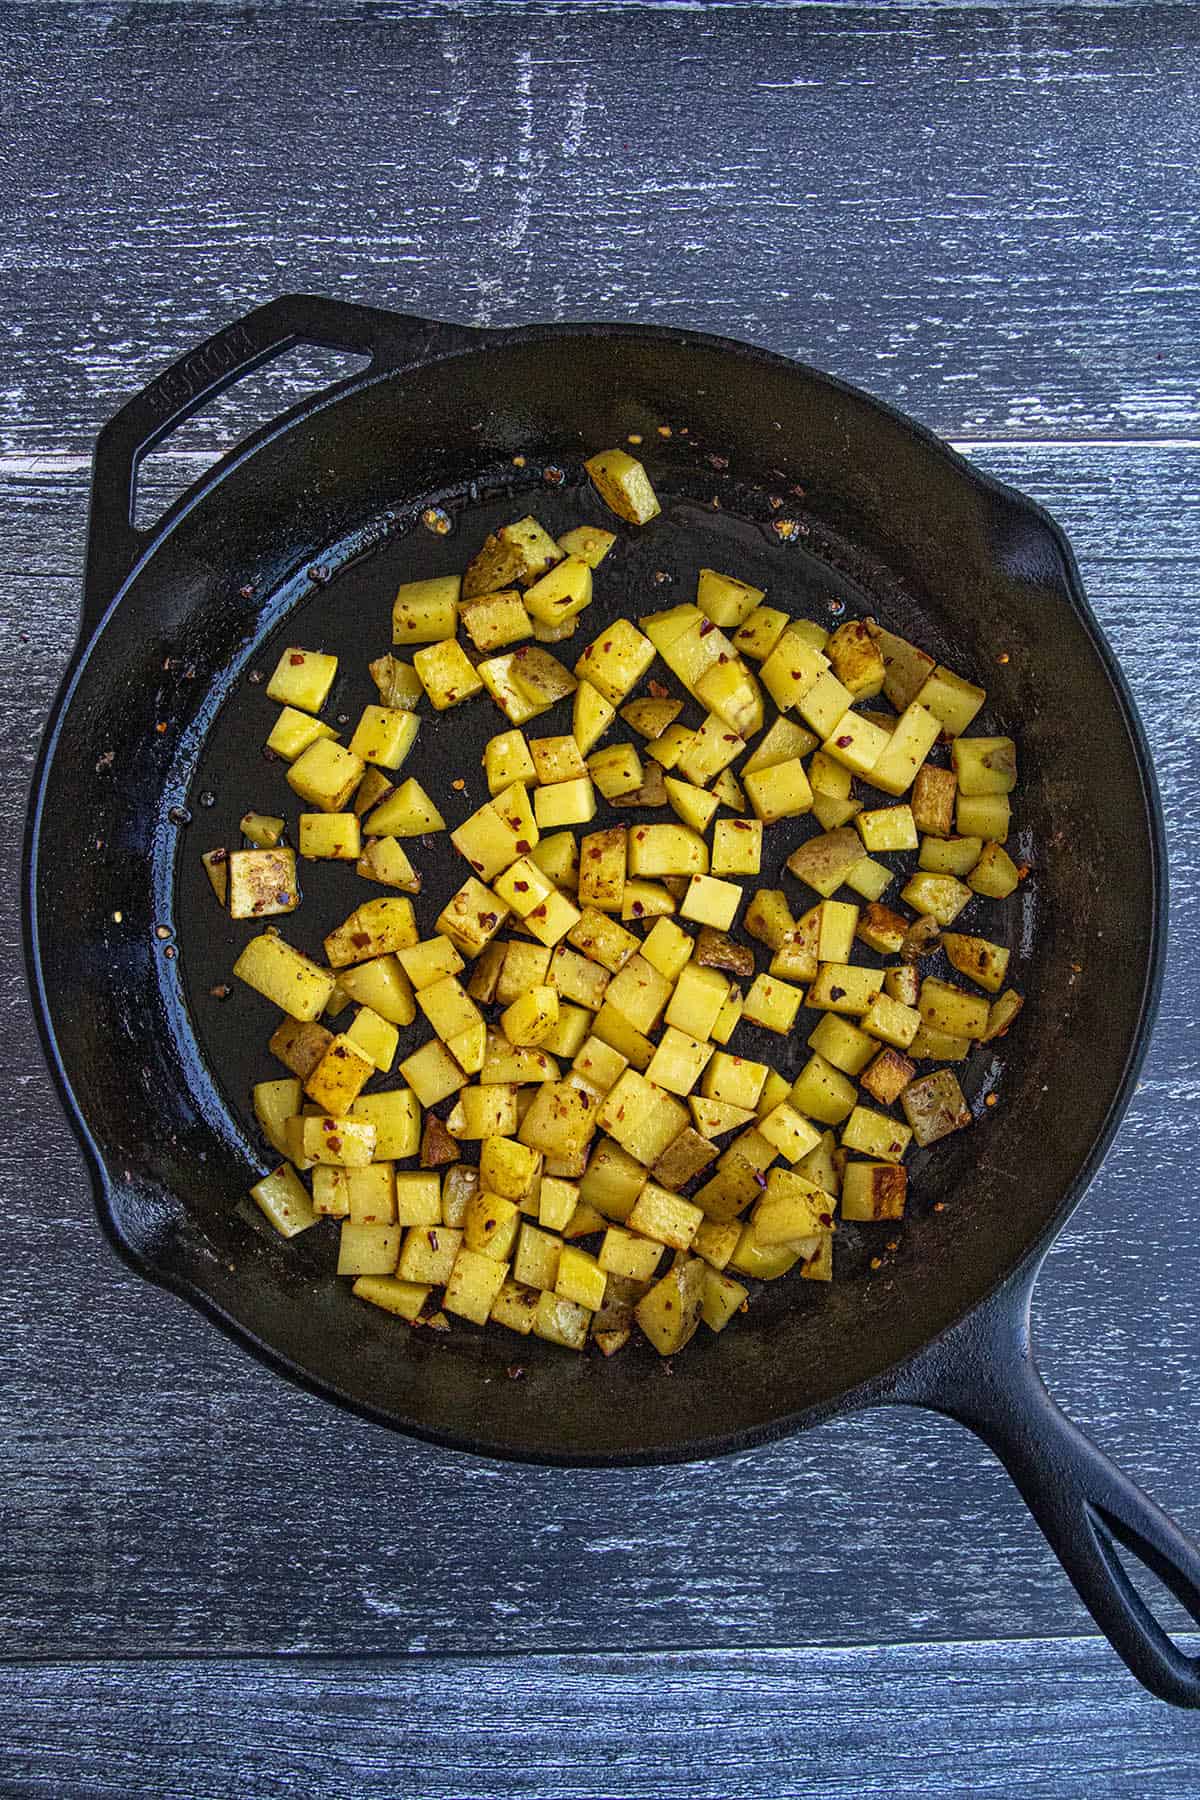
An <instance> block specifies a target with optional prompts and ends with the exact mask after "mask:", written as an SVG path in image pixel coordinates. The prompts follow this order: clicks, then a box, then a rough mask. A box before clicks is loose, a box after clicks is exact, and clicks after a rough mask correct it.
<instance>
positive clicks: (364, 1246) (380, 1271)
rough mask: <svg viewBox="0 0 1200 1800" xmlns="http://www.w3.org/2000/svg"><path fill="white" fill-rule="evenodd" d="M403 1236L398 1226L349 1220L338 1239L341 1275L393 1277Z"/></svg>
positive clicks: (338, 1262)
mask: <svg viewBox="0 0 1200 1800" xmlns="http://www.w3.org/2000/svg"><path fill="white" fill-rule="evenodd" d="M403 1235H404V1233H403V1231H402V1229H401V1227H400V1226H399V1225H381V1224H360V1223H359V1222H358V1221H357V1220H354V1219H346V1220H345V1221H344V1222H343V1224H342V1228H341V1232H340V1235H339V1237H338V1261H337V1272H338V1274H339V1275H392V1274H394V1273H395V1270H396V1264H397V1262H398V1260H399V1257H400V1243H401V1239H402V1237H403Z"/></svg>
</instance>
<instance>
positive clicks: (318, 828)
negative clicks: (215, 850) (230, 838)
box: [234, 812, 362, 862]
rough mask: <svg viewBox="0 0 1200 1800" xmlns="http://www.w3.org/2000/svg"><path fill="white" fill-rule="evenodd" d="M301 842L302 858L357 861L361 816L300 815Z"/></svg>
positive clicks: (348, 813) (359, 845)
mask: <svg viewBox="0 0 1200 1800" xmlns="http://www.w3.org/2000/svg"><path fill="white" fill-rule="evenodd" d="M299 839H300V854H301V856H305V857H308V858H310V859H311V860H313V861H317V860H325V861H330V862H354V861H355V860H356V859H357V857H358V856H359V855H360V853H361V849H362V832H361V828H360V826H359V822H358V814H357V813H352V812H344V813H301V814H300V819H299ZM234 855H235V856H236V855H237V852H236V851H235V852H234Z"/></svg>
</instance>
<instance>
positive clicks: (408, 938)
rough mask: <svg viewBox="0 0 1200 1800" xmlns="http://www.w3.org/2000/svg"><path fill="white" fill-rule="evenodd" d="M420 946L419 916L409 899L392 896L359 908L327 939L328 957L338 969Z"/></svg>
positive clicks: (331, 964)
mask: <svg viewBox="0 0 1200 1800" xmlns="http://www.w3.org/2000/svg"><path fill="white" fill-rule="evenodd" d="M416 942H417V924H416V916H415V914H414V913H413V905H412V901H411V900H409V899H408V898H407V897H406V896H405V895H401V894H395V895H393V894H388V895H385V896H383V897H382V898H381V899H378V900H367V901H364V903H363V904H362V905H361V906H356V907H355V909H354V911H353V912H352V913H351V914H350V917H349V918H348V919H346V920H345V921H344V923H343V924H341V925H339V926H338V927H337V929H336V931H331V932H330V933H329V935H328V937H327V938H326V939H325V955H326V957H327V958H328V960H329V963H330V966H331V967H332V968H335V969H344V968H348V967H349V966H350V965H351V964H352V963H361V962H366V961H367V960H368V959H369V958H371V957H376V956H386V955H388V954H389V953H390V952H392V951H397V950H404V949H407V948H408V946H409V945H411V944H415V943H416Z"/></svg>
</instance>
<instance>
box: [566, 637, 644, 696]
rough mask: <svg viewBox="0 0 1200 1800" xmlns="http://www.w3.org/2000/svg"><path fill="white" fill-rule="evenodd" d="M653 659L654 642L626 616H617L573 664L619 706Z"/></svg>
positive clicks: (582, 677) (583, 677)
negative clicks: (620, 617) (621, 617)
mask: <svg viewBox="0 0 1200 1800" xmlns="http://www.w3.org/2000/svg"><path fill="white" fill-rule="evenodd" d="M653 661H654V645H653V644H652V643H651V642H650V639H649V638H647V637H644V636H643V635H642V633H641V632H640V631H639V630H638V629H637V627H636V626H635V625H631V624H630V622H629V620H628V619H617V620H615V621H614V623H613V624H612V625H611V626H608V627H607V628H606V629H605V630H604V631H602V632H601V633H600V635H599V637H597V638H594V639H593V640H592V642H591V643H590V644H589V645H588V647H587V649H586V650H585V651H584V652H583V654H582V656H581V657H580V658H579V661H578V662H577V663H576V664H575V675H576V678H577V679H578V680H580V681H587V682H590V683H591V685H592V686H593V687H594V688H596V689H598V691H599V692H600V693H601V694H602V695H603V696H604V698H605V699H606V700H607V701H608V702H609V704H610V705H611V706H619V705H620V703H621V701H622V700H623V699H624V698H625V696H626V694H628V692H629V691H630V689H631V688H632V687H634V686H635V685H636V684H637V682H639V681H640V680H641V678H642V676H643V675H644V674H645V673H646V670H647V669H648V668H649V667H650V664H651V663H652V662H653Z"/></svg>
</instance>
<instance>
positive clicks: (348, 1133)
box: [300, 1113, 375, 1169]
mask: <svg viewBox="0 0 1200 1800" xmlns="http://www.w3.org/2000/svg"><path fill="white" fill-rule="evenodd" d="M300 1148H301V1150H302V1151H303V1153H304V1155H305V1156H306V1157H307V1158H308V1160H309V1161H310V1162H314V1163H337V1164H339V1165H340V1166H341V1167H342V1168H344V1169H365V1168H366V1166H367V1164H368V1163H369V1162H371V1161H373V1160H374V1156H375V1126H374V1124H373V1123H372V1121H371V1120H370V1119H360V1118H336V1117H333V1116H332V1115H330V1114H328V1113H313V1114H312V1115H311V1116H309V1117H306V1118H305V1119H304V1122H303V1124H302V1125H301V1128H300Z"/></svg>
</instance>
